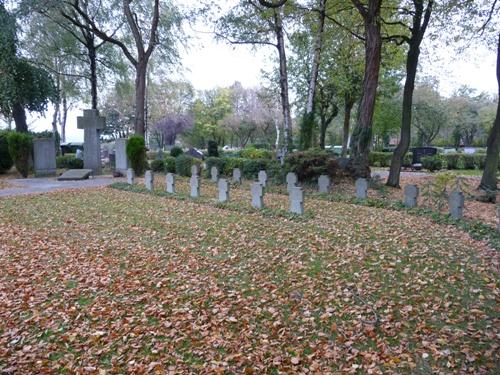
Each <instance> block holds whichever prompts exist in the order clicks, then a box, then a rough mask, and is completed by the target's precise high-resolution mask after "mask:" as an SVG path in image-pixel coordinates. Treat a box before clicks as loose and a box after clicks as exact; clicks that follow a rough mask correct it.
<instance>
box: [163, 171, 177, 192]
mask: <svg viewBox="0 0 500 375" xmlns="http://www.w3.org/2000/svg"><path fill="white" fill-rule="evenodd" d="M165 181H166V185H167V193H170V194H175V175H174V174H173V173H167V176H166V177H165Z"/></svg>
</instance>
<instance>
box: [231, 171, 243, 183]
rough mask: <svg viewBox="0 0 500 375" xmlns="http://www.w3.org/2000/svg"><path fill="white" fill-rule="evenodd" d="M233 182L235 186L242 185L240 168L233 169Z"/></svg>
mask: <svg viewBox="0 0 500 375" xmlns="http://www.w3.org/2000/svg"><path fill="white" fill-rule="evenodd" d="M233 182H234V183H235V184H241V170H240V169H239V168H234V169H233Z"/></svg>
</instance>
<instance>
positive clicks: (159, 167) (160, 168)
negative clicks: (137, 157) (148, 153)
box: [151, 159, 165, 172]
mask: <svg viewBox="0 0 500 375" xmlns="http://www.w3.org/2000/svg"><path fill="white" fill-rule="evenodd" d="M151 170H152V171H153V172H165V161H163V160H158V159H156V160H153V161H152V162H151Z"/></svg>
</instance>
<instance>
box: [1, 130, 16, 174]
mask: <svg viewBox="0 0 500 375" xmlns="http://www.w3.org/2000/svg"><path fill="white" fill-rule="evenodd" d="M8 134H9V132H6V131H1V132H0V174H1V173H5V172H8V171H9V170H10V169H11V168H12V166H13V165H14V161H13V160H12V157H11V156H10V153H9V143H8V141H7V136H8Z"/></svg>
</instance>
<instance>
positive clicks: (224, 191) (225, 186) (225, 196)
mask: <svg viewBox="0 0 500 375" xmlns="http://www.w3.org/2000/svg"><path fill="white" fill-rule="evenodd" d="M217 185H218V188H219V202H227V201H229V181H228V180H226V179H225V178H221V179H220V180H219V181H218V182H217Z"/></svg>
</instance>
